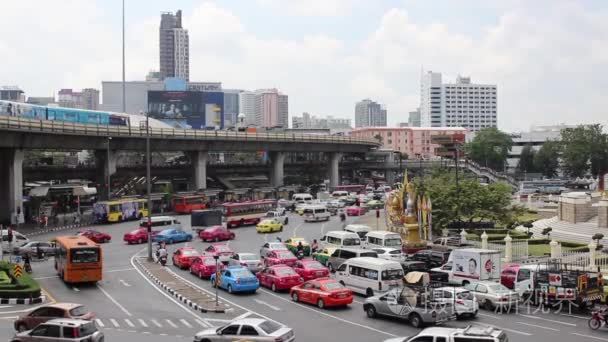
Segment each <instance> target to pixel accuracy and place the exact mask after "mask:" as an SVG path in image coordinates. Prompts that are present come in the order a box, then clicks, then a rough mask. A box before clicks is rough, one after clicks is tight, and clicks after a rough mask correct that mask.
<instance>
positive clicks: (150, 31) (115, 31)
mask: <svg viewBox="0 0 608 342" xmlns="http://www.w3.org/2000/svg"><path fill="white" fill-rule="evenodd" d="M321 3H324V2H315V1H313V2H311V3H309V4H308V5H307V6H303V5H302V2H299V1H294V2H293V3H290V4H289V5H284V4H282V3H280V2H277V1H270V0H264V1H261V0H260V1H252V2H251V3H249V2H235V3H233V4H226V3H219V2H205V1H183V2H180V3H179V4H172V5H171V7H170V8H168V7H167V5H166V4H164V3H162V2H161V1H156V0H155V1H151V2H149V3H146V6H143V7H145V8H142V6H141V5H142V2H141V1H127V3H126V18H127V19H126V20H127V21H126V23H127V32H126V35H127V80H143V79H144V77H145V75H146V73H147V72H148V71H149V70H150V69H155V68H156V67H157V66H158V64H159V61H158V58H159V57H158V49H159V47H158V26H159V15H160V13H161V12H163V11H172V10H173V11H174V10H177V9H178V8H179V9H182V11H183V16H184V17H183V27H187V28H188V31H189V36H190V55H191V56H192V58H191V62H190V67H191V69H190V79H192V80H195V81H219V82H222V83H223V84H224V85H225V87H226V88H236V89H257V88H259V87H276V88H279V89H281V90H282V91H284V92H285V93H287V94H289V95H290V97H291V99H290V104H289V106H290V112H291V113H302V112H305V111H306V112H312V113H316V112H330V113H335V114H336V115H338V116H341V117H347V118H351V119H353V121H354V115H353V114H354V113H352V107H353V105H354V104H355V103H356V102H357V101H359V100H360V99H362V98H372V99H374V100H376V101H378V102H380V103H383V104H385V105H386V106H387V108H389V112H390V113H389V115H388V124H389V126H396V125H397V124H398V123H399V122H405V121H407V117H408V113H409V112H410V111H412V110H415V108H417V107H418V106H419V102H420V101H419V99H420V89H419V84H420V74H421V69H422V70H440V71H441V72H442V73H443V74H444V75H445V78H446V79H455V78H456V75H458V74H461V75H467V76H470V77H471V78H472V79H474V80H475V82H478V83H488V84H496V85H497V86H498V88H500V93H501V94H500V97H501V100H500V115H499V119H498V127H499V128H500V129H503V130H506V131H519V130H525V129H527V128H528V127H529V126H531V125H534V124H551V123H554V122H564V123H568V124H579V123H591V122H599V123H602V124H606V123H607V121H606V118H605V115H604V113H603V106H602V105H601V104H602V103H603V102H602V101H601V100H602V97H603V94H602V92H601V90H602V89H605V87H606V80H605V79H604V78H603V77H601V76H600V74H601V72H599V71H600V70H605V69H606V66H607V65H608V50H606V48H605V46H608V44H606V42H607V39H606V37H605V35H603V34H602V32H605V31H606V23H607V22H608V20H605V19H603V18H608V13H607V9H606V6H605V5H604V4H603V3H601V2H599V1H585V2H570V1H557V2H548V1H540V2H535V3H533V4H531V3H528V2H522V1H511V2H507V3H493V4H492V3H489V4H488V3H484V2H479V1H467V2H465V3H463V4H459V5H455V4H451V3H449V2H441V4H439V5H437V6H434V5H430V4H428V5H427V4H422V3H416V2H412V1H380V2H378V4H377V5H374V6H371V5H370V4H367V3H365V2H361V1H351V2H349V1H337V0H336V1H329V2H327V3H324V5H319V4H321ZM6 6H7V11H8V12H11V13H15V14H16V15H15V16H12V17H11V18H7V20H5V21H4V22H3V23H0V27H2V28H3V30H4V32H7V34H6V35H5V36H4V37H2V38H0V46H3V47H6V53H4V54H3V56H4V58H5V60H6V62H7V63H8V64H10V65H12V66H13V67H12V68H10V69H9V70H6V72H4V73H3V74H2V76H0V84H5V85H12V84H15V85H18V86H19V87H21V88H22V89H23V90H24V91H25V92H26V94H27V95H28V96H48V95H47V94H50V93H53V92H54V91H55V90H56V89H61V88H74V89H81V88H100V87H101V80H118V79H120V39H119V38H120V3H119V2H115V3H114V2H109V3H105V2H101V1H98V2H92V3H87V4H79V3H77V4H75V5H74V4H70V5H68V4H64V3H61V2H58V1H57V2H52V1H49V2H41V3H37V5H36V6H30V5H28V2H27V1H25V2H24V3H9V4H6ZM31 7H34V8H33V9H32V8H31ZM435 7H437V8H441V10H438V11H434V10H433V9H434V8H435ZM136 9H137V10H136ZM472 9H474V11H472ZM26 11H30V12H26ZM469 12H470V13H469ZM19 13H28V16H29V17H30V18H34V19H35V20H36V21H37V22H39V23H40V25H41V26H42V27H47V28H48V29H47V30H42V31H41V30H25V31H24V32H23V34H21V32H20V34H19V35H17V34H11V33H17V31H16V28H17V27H19V25H17V23H16V22H14V20H18V19H17V18H19ZM53 13H63V15H68V16H71V17H73V18H74V20H73V23H72V25H70V26H64V25H59V24H58V23H53V22H52V20H49V19H47V18H51V17H53V15H52V14H53ZM261 13H262V14H263V13H266V14H265V15H261ZM472 13H475V16H473V15H472ZM258 14H260V15H258ZM268 16H272V17H273V18H274V19H275V20H274V21H273V22H272V23H270V22H264V18H266V19H267V18H268ZM101 17H103V18H104V20H103V21H102V20H99V19H98V18H101ZM361 18H366V20H359V19H361ZM469 19H471V20H469ZM472 19H475V20H472ZM266 21H267V20H266ZM354 22H357V23H359V24H360V25H359V24H358V25H356V26H357V27H356V28H354V26H353V23H354ZM220 23H221V24H220ZM304 23H308V25H304ZM331 23H333V25H332V24H331ZM273 25H274V26H275V27H276V25H280V26H281V27H283V28H284V29H282V30H279V31H280V32H277V30H272V29H271V28H272V26H273ZM74 27H79V29H78V30H74ZM313 27H314V28H313ZM309 28H310V29H309ZM47 34H49V36H48V38H45V35H47ZM51 37H52V38H51ZM35 39H37V40H39V41H40V42H41V45H40V44H31V42H33V41H35ZM8 47H10V49H8ZM58 47H60V48H58ZM41 49H42V50H45V51H48V53H46V54H45V55H46V56H45V57H46V58H45V61H44V62H43V63H40V61H39V60H38V59H37V58H36V56H39V51H40V50H41ZM209 51H212V52H213V53H209ZM271 51H272V53H271ZM473 51H474V53H472V54H471V52H473ZM66 55H69V56H70V57H71V58H69V59H66V58H65V56H66ZM319 75H323V78H322V82H320V81H319V80H320V78H319ZM539 85H542V86H539ZM328 94H332V99H331V101H327V99H328ZM530 94H533V95H534V96H530ZM581 99H582V100H581Z"/></svg>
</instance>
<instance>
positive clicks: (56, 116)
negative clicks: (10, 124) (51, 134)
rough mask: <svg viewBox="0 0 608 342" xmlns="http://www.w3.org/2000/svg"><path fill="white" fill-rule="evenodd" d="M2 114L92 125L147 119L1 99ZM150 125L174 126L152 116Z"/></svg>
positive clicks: (134, 124) (130, 123) (135, 122)
mask: <svg viewBox="0 0 608 342" xmlns="http://www.w3.org/2000/svg"><path fill="white" fill-rule="evenodd" d="M0 115H2V116H16V117H24V118H29V119H38V120H50V121H63V122H75V123H81V124H90V125H110V126H131V127H134V128H139V127H140V122H142V121H146V117H145V116H144V115H135V114H127V113H113V112H105V111H96V110H85V109H74V108H64V107H53V106H40V105H33V104H29V103H23V102H11V101H0ZM150 127H154V128H172V127H171V126H170V125H167V124H166V123H164V122H162V121H159V120H156V119H152V118H150Z"/></svg>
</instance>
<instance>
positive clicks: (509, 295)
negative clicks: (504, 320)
mask: <svg viewBox="0 0 608 342" xmlns="http://www.w3.org/2000/svg"><path fill="white" fill-rule="evenodd" d="M464 288H465V289H467V290H469V291H471V293H472V294H473V295H474V296H475V298H476V299H477V301H478V302H479V304H480V305H481V306H482V307H483V308H484V309H486V310H494V309H495V308H498V309H501V310H502V309H507V310H510V309H512V308H516V307H517V304H518V303H519V294H518V293H517V292H515V291H512V290H509V289H508V288H507V287H505V286H504V285H502V284H499V283H495V282H492V281H478V282H474V283H470V284H466V285H465V286H464Z"/></svg>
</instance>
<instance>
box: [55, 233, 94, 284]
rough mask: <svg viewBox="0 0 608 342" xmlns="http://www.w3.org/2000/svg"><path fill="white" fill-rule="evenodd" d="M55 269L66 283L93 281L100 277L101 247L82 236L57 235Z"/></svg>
mask: <svg viewBox="0 0 608 342" xmlns="http://www.w3.org/2000/svg"><path fill="white" fill-rule="evenodd" d="M55 241H56V242H57V253H56V254H55V269H56V270H57V274H58V275H59V278H61V279H62V280H63V281H65V282H66V283H94V282H98V281H100V280H101V278H102V261H103V255H102V252H101V247H100V246H99V245H98V244H96V243H95V242H93V241H91V240H90V239H89V238H87V237H84V236H58V237H56V238H55Z"/></svg>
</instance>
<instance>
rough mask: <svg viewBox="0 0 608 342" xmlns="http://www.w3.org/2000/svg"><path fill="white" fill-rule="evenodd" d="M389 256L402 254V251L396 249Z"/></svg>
mask: <svg viewBox="0 0 608 342" xmlns="http://www.w3.org/2000/svg"><path fill="white" fill-rule="evenodd" d="M388 254H401V251H400V250H398V249H395V250H394V251H390V252H388Z"/></svg>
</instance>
